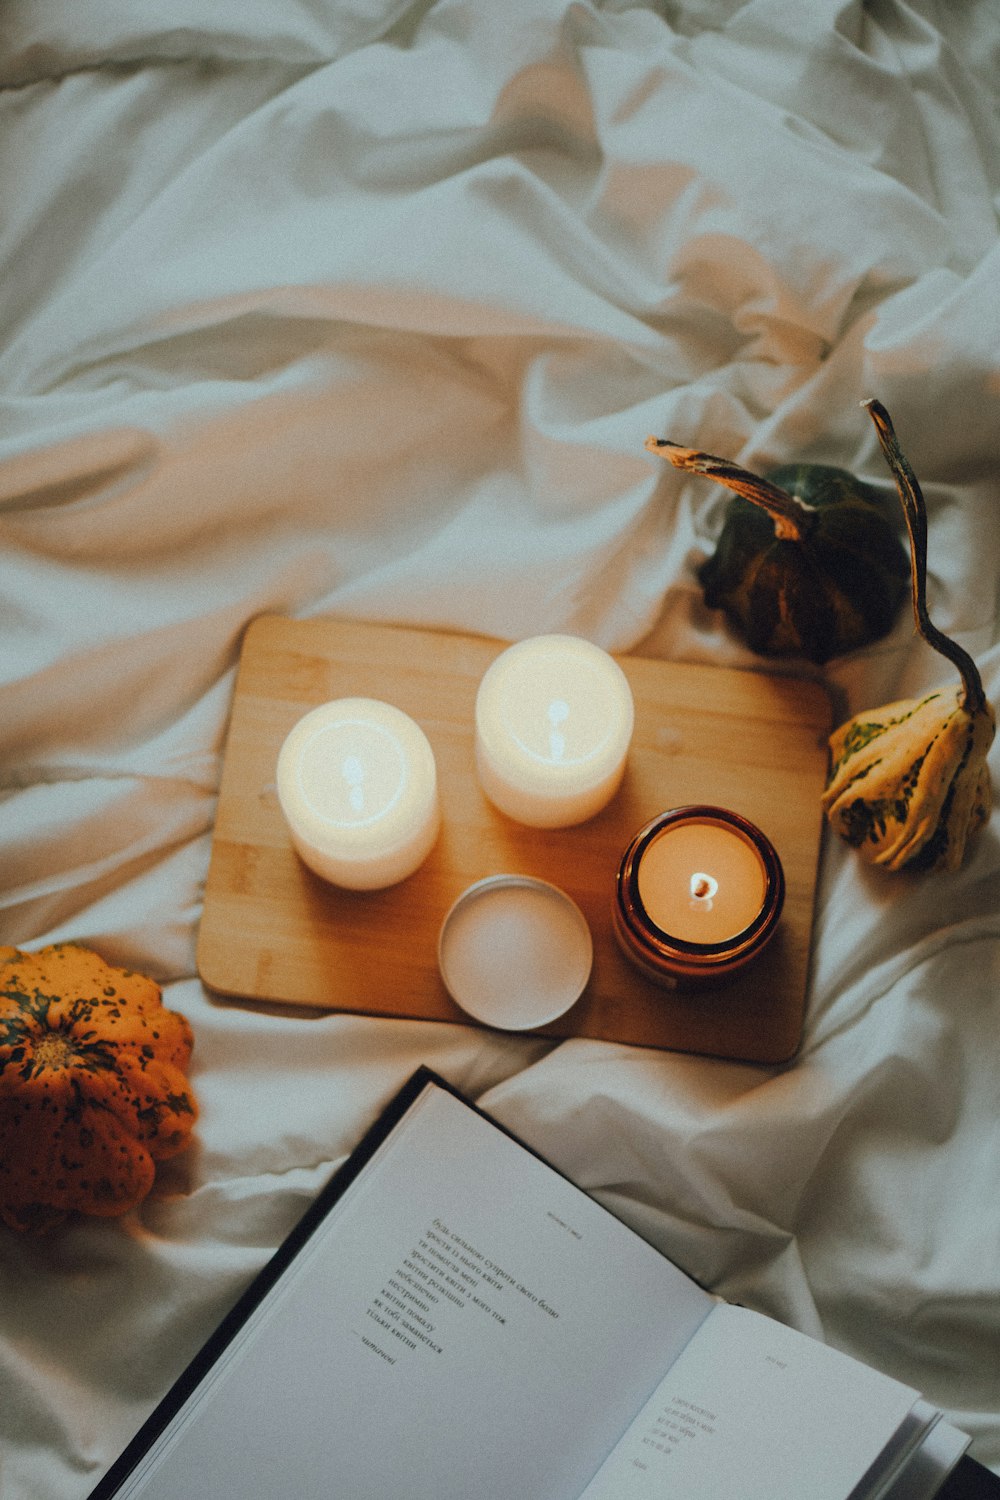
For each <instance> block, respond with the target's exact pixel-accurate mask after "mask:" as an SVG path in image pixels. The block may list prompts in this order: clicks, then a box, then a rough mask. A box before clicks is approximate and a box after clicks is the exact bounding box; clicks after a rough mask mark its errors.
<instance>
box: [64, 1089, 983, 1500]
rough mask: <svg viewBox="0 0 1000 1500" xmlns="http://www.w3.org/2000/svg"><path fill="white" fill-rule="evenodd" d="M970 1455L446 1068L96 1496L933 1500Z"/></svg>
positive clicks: (271, 1272)
mask: <svg viewBox="0 0 1000 1500" xmlns="http://www.w3.org/2000/svg"><path fill="white" fill-rule="evenodd" d="M966 1442H967V1439H966V1438H965V1437H964V1436H963V1435H962V1434H960V1433H958V1432H957V1431H956V1430H955V1429H954V1428H952V1427H950V1426H949V1424H948V1423H946V1422H944V1421H943V1420H941V1419H940V1417H939V1414H938V1413H937V1412H936V1411H935V1410H934V1409H932V1408H931V1407H929V1406H928V1405H927V1404H926V1403H925V1402H923V1401H922V1400H921V1399H920V1397H919V1394H918V1392H916V1391H914V1390H911V1389H910V1388H908V1387H907V1386H905V1385H901V1384H900V1383H899V1382H898V1381H895V1380H892V1379H889V1378H887V1377H885V1376H883V1375H881V1374H878V1373H877V1372H876V1371H874V1370H872V1369H869V1368H868V1367H867V1366H865V1365H863V1364H860V1363H859V1362H858V1361H856V1360H853V1359H851V1358H849V1357H848V1356H846V1355H844V1354H841V1353H839V1352H838V1351H836V1350H833V1349H830V1348H828V1347H827V1346H825V1345H823V1344H820V1343H817V1342H816V1341H814V1340H812V1339H810V1338H808V1337H806V1336H805V1335H803V1334H800V1333H797V1332H795V1331H793V1330H791V1329H788V1328H786V1327H784V1326H783V1325H781V1324H779V1323H776V1322H774V1321H773V1320H772V1319H769V1318H766V1317H763V1316H761V1315H760V1314H758V1313H754V1312H751V1311H749V1310H747V1309H745V1308H741V1307H734V1306H730V1305H728V1304H726V1303H724V1302H722V1301H720V1300H719V1299H718V1298H716V1297H714V1296H712V1295H711V1294H710V1293H708V1292H706V1291H704V1290H703V1289H702V1288H701V1287H699V1286H698V1285H697V1284H696V1283H695V1282H694V1281H692V1280H691V1279H690V1277H688V1276H687V1275H685V1274H684V1273H683V1272H682V1271H680V1270H679V1269H678V1268H677V1267H676V1266H674V1265H672V1264H671V1262H670V1261H669V1260H666V1259H665V1258H664V1257H663V1256H662V1255H661V1254H660V1253H659V1252H658V1251H656V1250H654V1249H653V1248H652V1247H651V1246H650V1245H648V1244H646V1243H645V1241H644V1240H642V1239H641V1238H640V1237H639V1236H638V1235H636V1234H635V1233H634V1232H633V1231H632V1230H630V1229H629V1228H627V1227H626V1226H625V1225H623V1224H622V1223H620V1222H619V1220H617V1219H616V1218H615V1217H614V1216H613V1215H612V1214H610V1213H609V1212H608V1211H607V1210H606V1209H604V1208H602V1207H601V1206H600V1205H599V1204H597V1203H596V1202H594V1200H593V1199H591V1198H589V1197H588V1196H587V1194H586V1193H584V1192H582V1191H581V1190H580V1189H579V1188H577V1187H575V1186H574V1185H573V1184H572V1183H570V1182H568V1181H567V1180H566V1179H565V1178H564V1177H562V1176H561V1175H560V1174H559V1173H558V1172H557V1171H556V1170H555V1169H554V1168H552V1167H550V1166H549V1165H547V1164H546V1163H545V1162H544V1161H542V1160H541V1159H540V1158H539V1157H537V1156H536V1155H535V1154H534V1153H533V1152H532V1151H531V1150H529V1149H528V1148H527V1147H526V1146H524V1145H522V1144H521V1143H520V1142H518V1141H517V1140H515V1139H514V1138H513V1137H512V1136H511V1135H510V1134H508V1133H507V1132H506V1131H505V1130H504V1129H503V1128H502V1127H501V1126H499V1125H498V1124H496V1123H495V1122H494V1121H492V1120H491V1119H490V1118H489V1117H488V1116H486V1115H485V1114H483V1113H482V1112H481V1111H479V1110H478V1109H477V1108H476V1107H475V1106H474V1105H472V1104H471V1103H469V1102H468V1101H466V1100H464V1099H463V1098H461V1096H459V1095H457V1094H456V1093H455V1092H454V1091H453V1090H452V1089H451V1088H450V1087H449V1086H448V1085H447V1084H445V1083H444V1082H443V1080H441V1079H438V1078H436V1077H435V1076H434V1075H433V1074H430V1073H429V1072H427V1071H426V1070H421V1071H420V1072H418V1073H417V1074H416V1075H415V1076H414V1077H413V1078H412V1079H411V1080H410V1082H409V1084H408V1085H407V1086H406V1087H405V1088H404V1089H403V1090H402V1091H401V1093H400V1094H399V1095H398V1096H397V1098H396V1100H395V1101H394V1102H393V1104H392V1105H391V1106H390V1107H389V1109H388V1110H387V1111H386V1113H385V1114H384V1115H383V1116H382V1118H381V1119H380V1120H379V1121H378V1123H377V1124H376V1125H375V1126H374V1127H373V1128H372V1130H371V1131H370V1132H369V1133H368V1135H367V1136H366V1137H365V1139H364V1141H363V1142H362V1143H361V1145H360V1146H359V1147H358V1149H357V1150H356V1151H355V1152H354V1153H353V1154H352V1156H351V1157H350V1158H349V1160H348V1161H347V1162H346V1163H345V1165H344V1166H343V1167H342V1168H341V1169H340V1171H339V1172H338V1173H337V1174H336V1176H335V1177H334V1178H333V1180H332V1181H331V1182H330V1184H329V1185H328V1186H327V1188H326V1189H324V1191H323V1192H322V1193H321V1195H320V1197H319V1198H318V1199H317V1201H316V1202H315V1203H314V1204H313V1205H312V1207H311V1208H310V1209H309V1210H308V1211H307V1213H306V1215H305V1217H304V1218H303V1220H302V1221H301V1223H300V1224H299V1225H298V1226H297V1228H296V1229H295V1230H294V1231H293V1233H292V1235H291V1236H290V1237H289V1239H288V1241H286V1243H285V1245H283V1246H282V1248H281V1249H280V1250H279V1251H278V1252H277V1254H276V1256H275V1257H274V1259H273V1260H272V1261H271V1262H270V1263H269V1265H268V1266H267V1267H266V1268H265V1270H264V1272H262V1273H261V1276H260V1277H258V1279H257V1281H256V1282H255V1283H254V1284H253V1286H252V1287H251V1288H250V1291H249V1292H248V1293H247V1294H246V1296H245V1297H244V1298H243V1299H242V1300H241V1302H240V1303H239V1304H237V1306H236V1308H234V1310H233V1312H232V1313H231V1314H230V1315H229V1317H228V1318H227V1319H226V1320H225V1321H224V1323H223V1324H222V1326H221V1327H220V1329H219V1330H218V1332H217V1333H216V1335H215V1336H214V1337H213V1339H211V1340H210V1341H209V1343H208V1345H206V1347H205V1349H204V1350H203V1351H202V1352H201V1354H200V1355H199V1356H198V1357H197V1358H196V1359H195V1361H194V1362H193V1364H192V1365H191V1366H190V1367H189V1369H188V1371H187V1372H185V1374H184V1375H183V1376H182V1377H181V1379H180V1381H178V1383H177V1385H176V1386H175V1387H174V1389H173V1390H172V1391H171V1392H170V1393H169V1395H168V1396H167V1397H166V1399H165V1400H164V1402H163V1403H162V1404H161V1406H160V1407H158V1408H157V1410H156V1412H154V1414H153V1416H152V1417H151V1418H150V1420H149V1421H148V1422H147V1423H146V1424H145V1426H144V1427H143V1428H142V1430H141V1431H140V1432H139V1434H138V1435H137V1437H136V1438H135V1439H134V1441H133V1442H132V1443H131V1444H130V1445H129V1447H128V1448H127V1449H126V1450H125V1452H124V1453H123V1454H122V1456H121V1458H120V1459H119V1460H118V1461H117V1463H116V1464H115V1465H114V1466H113V1468H112V1470H111V1471H110V1473H109V1474H108V1475H107V1476H106V1477H105V1479H104V1480H103V1481H102V1482H101V1483H100V1484H99V1485H98V1486H97V1488H96V1489H95V1490H94V1491H93V1492H92V1496H91V1500H109V1497H111V1496H115V1497H117V1500H126V1497H127V1500H139V1497H141V1500H179V1497H183V1500H207V1497H209V1496H219V1495H226V1496H237V1495H238V1496H240V1497H241V1500H277V1497H279V1496H280V1497H285V1496H288V1495H295V1496H301V1497H304V1500H313V1497H315V1500H319V1497H330V1500H393V1497H399V1500H469V1497H470V1496H475V1497H476V1500H514V1497H522V1496H523V1497H526V1500H632V1497H635V1500H646V1497H650V1500H653V1497H655V1500H670V1497H678V1500H691V1497H694V1496H697V1497H698V1500H757V1497H760V1500H802V1497H803V1496H804V1495H808V1496H809V1497H810V1500H848V1497H850V1500H875V1497H883V1496H886V1497H891V1500H926V1497H928V1496H931V1495H933V1494H934V1493H935V1491H936V1490H937V1488H938V1487H939V1485H940V1483H941V1482H942V1481H943V1479H944V1477H945V1475H946V1474H947V1473H948V1471H949V1470H950V1469H951V1467H952V1466H953V1465H954V1464H955V1463H956V1462H957V1461H958V1459H959V1457H960V1455H961V1453H962V1452H963V1450H964V1448H965V1446H966Z"/></svg>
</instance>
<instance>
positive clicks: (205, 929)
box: [198, 616, 831, 1063]
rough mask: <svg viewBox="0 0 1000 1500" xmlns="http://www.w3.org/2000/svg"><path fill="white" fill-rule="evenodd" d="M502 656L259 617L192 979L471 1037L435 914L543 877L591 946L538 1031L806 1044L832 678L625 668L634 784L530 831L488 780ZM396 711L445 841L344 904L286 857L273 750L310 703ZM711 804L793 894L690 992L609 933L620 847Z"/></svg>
mask: <svg viewBox="0 0 1000 1500" xmlns="http://www.w3.org/2000/svg"><path fill="white" fill-rule="evenodd" d="M507 644H508V643H507V642H505V641H498V640H492V639H488V638H485V637H482V636H469V635H460V634H447V633H444V632H438V631H430V630H416V629H408V628H403V627H397V626H385V625H367V624H357V623H353V622H348V621H342V620H328V619H314V620H290V619H285V618H282V617H278V616H262V617H260V618H259V619H257V620H255V621H254V622H253V623H252V624H251V625H250V627H249V628H248V630H247V633H246V636H245V639H244V643H243V651H242V656H241V660H240V668H239V674H238V677H237V683H236V692H235V697H234V702H233V709H232V716H231V720H230V726H229V734H228V741H227V745H226V752H225V762H224V766H223V774H222V783H221V788H220V793H219V803H218V812H217V817H216V825H215V835H214V840H213V844H212V855H211V861H210V865H209V871H208V879H207V884H206V889H205V902H204V911H203V916H202V920H201V927H200V931H199V937H198V969H199V973H200V974H201V977H202V979H203V981H204V982H205V984H206V985H207V986H208V987H209V988H211V989H212V990H215V991H217V992H218V993H220V994H223V995H227V996H232V997H237V998H241V999H252V1000H262V1001H269V1002H272V1003H281V1004H289V1005H298V1006H309V1007H316V1008H319V1009H322V1010H343V1011H353V1012H356V1013H359V1012H363V1013H367V1014H375V1015H381V1016H395V1017H411V1018H417V1019H421V1020H441V1021H452V1022H462V1023H464V1024H466V1025H475V1024H477V1023H475V1022H473V1021H472V1020H471V1019H470V1017H468V1016H467V1015H466V1013H465V1012H464V1011H462V1010H460V1009H459V1008H458V1007H457V1006H456V1005H455V1004H454V1002H453V1001H452V1000H451V998H450V996H449V995H448V993H447V991H446V990H445V987H444V984H443V982H442V980H441V978H440V975H439V972H438V968H437V940H438V932H439V930H440V926H441V922H442V920H443V918H444V915H445V913H446V911H447V910H448V908H449V907H450V906H451V904H452V902H453V901H454V900H455V899H456V897H457V896H459V895H460V894H461V892H462V891H463V890H464V889H465V887H466V886H468V885H471V883H472V882H473V881H475V880H479V879H481V878H483V877H484V876H487V875H493V874H499V873H517V874H527V875H534V876H538V877H539V878H541V879H543V880H548V881H550V882H552V883H553V884H554V885H558V886H561V887H562V888H563V889H564V890H565V891H567V892H568V893H569V894H570V895H571V896H572V897H573V898H574V900H575V901H576V902H577V903H578V905H579V906H580V907H581V908H582V910H583V912H584V915H585V916H586V918H587V920H588V922H589V924H590V929H591V933H592V935H593V941H594V965H593V970H592V973H591V977H590V981H589V983H588V985H587V988H586V990H585V991H584V993H583V995H582V997H581V998H580V1000H579V1001H578V1002H577V1003H576V1005H575V1006H574V1007H573V1008H572V1009H571V1010H570V1011H569V1012H568V1013H567V1014H566V1015H565V1016H563V1017H561V1018H560V1020H558V1021H557V1022H554V1023H553V1024H552V1025H550V1026H545V1027H540V1028H539V1029H538V1031H537V1032H536V1033H534V1034H535V1035H543V1036H553V1037H566V1036H584V1037H597V1038H602V1039H604V1040H608V1041H617V1042H626V1043H630V1044H635V1045H639V1046H648V1047H664V1048H670V1049H673V1050H679V1051H685V1052H698V1053H706V1054H711V1055H715V1056H719V1057H728V1058H739V1059H742V1060H745V1061H749V1062H762V1063H774V1062H781V1061H785V1060H787V1059H788V1058H790V1057H791V1056H793V1055H794V1053H795V1051H796V1049H797V1047H798V1045H799V1041H800V1038H801V1034H802V1024H803V1014H804V1005H805V993H806V984H807V978H808V968H809V940H810V932H811V927H812V916H813V901H814V894H815V884H816V873H817V865H818V857H819V843H820V835H821V827H822V817H821V811H820V802H819V796H820V791H821V789H822V785H823V780H824V776H825V770H826V738H827V735H828V734H829V732H830V727H831V716H830V703H829V699H828V697H827V694H826V692H825V690H824V689H823V688H822V686H821V685H819V684H816V683H812V682H806V681H802V680H800V679H797V678H790V677H778V676H771V675H768V674H766V673H757V672H736V671H731V670H728V669H724V668H719V667H704V666H695V665H687V664H677V663H671V662H662V661H653V660H649V659H644V658H642V657H638V656H620V657H618V658H617V659H618V660H619V662H620V664H621V666H622V668H623V670H624V672H625V674H626V676H627V677H628V679H629V682H630V684H631V687H632V692H633V695H634V698H635V710H636V719H635V735H634V739H633V742H632V748H631V751H630V754H629V760H628V765H627V767H626V771H625V778H624V781H623V783H622V786H621V788H620V790H619V792H618V794H617V795H616V797H615V798H614V800H613V801H612V803H611V804H610V805H609V806H608V807H607V808H605V810H604V811H603V812H602V813H600V814H598V816H597V817H595V818H592V819H591V820H590V821H589V822H587V823H583V824H580V825H579V826H577V827H575V828H565V829H555V830H541V829H530V828H524V827H522V826H521V825H519V824H517V823H514V822H512V821H511V820H510V819H508V818H506V817H505V816H504V815H503V814H501V813H499V812H497V811H496V810H495V809H494V808H493V806H492V805H491V804H490V803H489V802H488V801H487V800H486V798H485V797H484V796H483V793H482V792H481V790H480V788H479V783H478V780H477V777H476V772H475V763H474V752H473V716H474V704H475V697H476V690H477V688H478V686H479V681H480V678H481V677H482V675H483V673H484V671H485V670H486V668H487V667H488V666H489V664H490V662H491V661H492V660H493V658H494V656H496V655H497V654H498V653H499V652H500V651H501V650H503V649H504V647H505V646H506V645H507ZM354 695H359V696H364V697H371V698H381V699H383V700H385V701H387V702H389V703H394V704H395V705H396V706H397V707H399V708H401V709H402V710H403V711H404V712H405V713H408V714H409V715H410V716H411V717H412V718H414V719H416V721H417V722H418V723H419V724H420V725H421V727H422V728H423V730H424V732H425V733H426V735H427V737H428V739H429V740H430V742H431V745H432V747H433V749H434V753H435V757H436V760H437V766H438V780H439V789H440V796H441V806H442V817H443V822H442V830H441V834H440V837H439V839H438V842H437V844H436V846H435V848H434V849H433V850H432V852H431V854H430V856H429V858H428V859H427V861H426V862H425V863H424V864H423V865H422V866H421V868H420V869H419V870H418V871H417V872H416V873H415V874H414V875H411V876H410V877H409V879H408V880H405V881H403V882H402V883H401V884H399V885H397V886H393V887H390V888H389V889H387V890H383V891H375V892H364V893H362V892H355V891H345V890H340V889H338V888H336V887H334V886H331V885H329V884H327V883H326V882H325V881H322V880H320V879H319V878H318V877H317V876H315V875H313V874H312V873H311V871H309V870H308V869H307V868H306V867H305V865H303V864H302V862H301V861H300V860H299V858H298V857H297V855H296V854H295V852H294V850H293V848H292V845H291V842H290V839H289V837H288V834H287V831H286V827H285V823H284V819H283V817H282V814H281V810H280V808H279V806H278V799H277V793H276V791H275V782H274V778H275V765H276V761H277V756H278V751H279V749H280V747H281V744H282V742H283V740H284V738H285V736H286V735H287V734H288V733H289V731H290V730H291V728H292V726H293V725H294V724H295V723H296V721H297V720H298V719H299V718H301V716H302V715H303V714H304V713H306V712H307V711H308V710H309V709H310V708H312V707H314V706H315V705H316V704H318V703H323V702H326V701H327V700H328V699H332V698H341V697H348V696H354ZM690 802H710V803H716V804H720V805H721V806H723V807H731V808H734V809H735V810H737V811H739V812H742V813H744V814H745V815H746V816H747V817H749V818H750V819H751V820H752V821H753V822H755V823H757V824H758V825H759V826H760V827H761V828H762V829H763V830H764V832H765V833H766V834H767V835H768V836H769V838H770V839H771V840H772V842H773V843H774V845H775V847H776V848H777V850H778V853H779V855H780V857H781V861H782V864H783V865H784V870H785V879H786V883H787V892H786V898H785V908H784V914H783V916H782V920H781V923H780V926H779V929H778V934H777V936H776V937H775V939H774V940H773V942H772V944H771V945H770V947H769V948H768V949H766V950H765V952H764V953H763V955H762V956H761V957H760V958H759V959H758V960H757V961H756V962H755V963H754V964H753V965H752V966H751V967H750V968H748V969H747V970H745V971H744V972H743V974H742V975H738V976H736V977H735V978H734V979H732V980H730V981H729V982H728V983H727V984H725V985H724V986H723V987H720V988H718V989H714V990H711V991H704V992H702V993H701V994H697V995H691V994H682V993H678V992H672V991H669V990H664V989H661V988H659V987H658V986H656V985H653V984H651V983H649V982H648V981H647V980H646V979H644V978H643V977H642V976H641V975H640V974H639V973H638V972H637V971H636V970H635V969H634V968H633V966H632V965H631V964H630V963H629V962H628V961H627V960H626V959H625V958H624V957H623V956H622V954H621V953H620V951H619V949H618V946H617V943H616V941H615V938H614V935H613V932H612V928H611V898H612V893H613V889H614V880H615V874H616V871H617V868H618V863H619V861H620V859H621V856H622V854H623V852H624V849H625V846H626V845H627V843H628V842H629V840H630V839H631V837H632V835H633V834H634V833H635V832H636V831H637V830H638V829H639V828H640V827H641V826H642V825H643V824H644V823H646V822H647V821H648V820H649V819H650V818H651V817H653V816H655V814H657V813H659V812H661V811H663V810H665V809H666V808H668V807H675V806H679V805H681V804H684V803H690Z"/></svg>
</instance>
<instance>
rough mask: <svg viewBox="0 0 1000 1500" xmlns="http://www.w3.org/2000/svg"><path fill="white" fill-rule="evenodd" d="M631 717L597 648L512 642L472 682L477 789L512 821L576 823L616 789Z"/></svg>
mask: <svg viewBox="0 0 1000 1500" xmlns="http://www.w3.org/2000/svg"><path fill="white" fill-rule="evenodd" d="M633 723H634V707H633V703H632V692H631V689H630V687H629V684H628V679H627V678H626V676H625V673H624V672H623V671H622V669H621V667H620V666H619V665H618V663H617V662H616V661H615V660H614V658H613V657H611V656H609V655H608V653H607V652H606V651H602V650H601V648H600V647H599V646H595V645H593V644H592V643H591V642H590V641H586V640H583V639H581V638H580V637H579V636H572V635H540V636H534V637H533V638H532V639H531V640H526V641H519V642H518V643H517V644H516V645H514V646H510V647H508V648H507V650H506V651H503V652H501V654H500V655H499V656H498V657H497V658H496V660H495V661H494V662H493V663H492V665H491V666H490V667H489V668H488V670H487V671H486V673H485V674H484V676H483V679H482V682H481V683H480V684H479V692H478V694H477V697H476V767H477V770H478V772H479V780H480V785H481V786H482V789H483V791H484V792H485V793H486V795H487V797H489V799H490V801H491V802H493V803H494V804H495V806H497V807H498V808H499V809H500V811H501V812H504V813H506V814H507V815H508V817H511V818H514V819H516V820H517V822H519V823H526V824H528V825H529V826H531V827H535V828H563V827H566V826H568V825H569V824H571V823H582V822H583V821H584V819H585V818H590V817H593V815H594V814H595V813H598V812H600V810H601V808H602V807H604V806H605V805H606V804H607V803H608V802H609V801H610V800H611V798H612V797H613V796H614V794H615V792H616V791H617V789H618V785H619V783H620V781H621V779H622V773H623V771H624V769H625V761H626V758H627V756H628V749H629V744H630V743H631V739H632V727H633Z"/></svg>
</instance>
